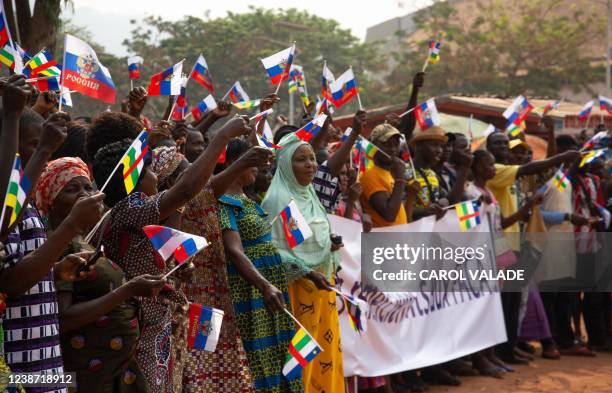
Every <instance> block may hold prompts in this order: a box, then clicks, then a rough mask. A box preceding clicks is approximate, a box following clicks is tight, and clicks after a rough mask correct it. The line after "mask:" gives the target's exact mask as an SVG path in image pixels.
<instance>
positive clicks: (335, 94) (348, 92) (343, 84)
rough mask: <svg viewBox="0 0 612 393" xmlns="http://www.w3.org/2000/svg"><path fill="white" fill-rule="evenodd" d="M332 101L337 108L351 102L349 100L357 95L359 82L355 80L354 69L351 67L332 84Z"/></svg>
mask: <svg viewBox="0 0 612 393" xmlns="http://www.w3.org/2000/svg"><path fill="white" fill-rule="evenodd" d="M330 89H331V95H332V97H331V101H332V102H333V104H334V106H335V107H336V108H340V107H341V106H342V105H344V104H346V103H347V102H349V100H350V99H351V98H353V97H355V96H356V95H357V83H356V82H355V74H353V69H352V68H349V69H348V70H346V72H345V73H344V74H342V75H340V77H339V78H338V79H336V80H335V81H334V82H333V83H332V84H331V85H330Z"/></svg>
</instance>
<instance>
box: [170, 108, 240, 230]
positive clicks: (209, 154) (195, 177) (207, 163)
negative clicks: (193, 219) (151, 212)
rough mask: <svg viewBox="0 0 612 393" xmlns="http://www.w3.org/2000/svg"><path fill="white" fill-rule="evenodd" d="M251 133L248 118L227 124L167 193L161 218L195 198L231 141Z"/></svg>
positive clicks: (232, 120) (233, 120)
mask: <svg viewBox="0 0 612 393" xmlns="http://www.w3.org/2000/svg"><path fill="white" fill-rule="evenodd" d="M249 132H251V127H249V124H248V118H246V116H245V117H235V118H233V119H231V120H229V121H228V122H227V123H225V125H223V127H221V129H220V130H219V132H217V133H216V134H215V137H214V138H213V139H212V141H210V143H209V144H208V147H207V148H206V150H204V152H203V153H202V154H201V155H200V157H198V159H197V160H195V161H194V162H193V163H192V164H191V165H190V166H189V167H188V168H187V169H186V170H185V172H183V174H182V176H181V177H180V178H179V179H178V180H177V182H176V183H175V184H174V185H173V186H172V187H171V188H170V189H169V190H168V191H167V192H166V194H165V195H164V197H163V198H162V200H161V203H160V207H159V210H160V217H161V218H162V219H164V218H166V217H168V216H169V215H170V214H172V213H173V212H174V211H175V210H176V209H178V208H180V207H182V206H183V205H184V204H185V203H187V202H189V200H190V199H192V198H193V197H195V196H196V195H197V194H198V193H199V192H200V190H202V188H203V187H204V186H205V185H206V183H207V182H208V180H209V179H210V176H211V175H212V173H213V170H214V169H215V166H216V165H217V160H218V159H219V156H220V155H221V152H222V151H223V149H224V148H225V146H226V145H227V143H228V142H229V141H230V139H232V138H235V137H238V136H241V135H248V134H249Z"/></svg>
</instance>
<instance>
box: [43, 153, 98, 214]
mask: <svg viewBox="0 0 612 393" xmlns="http://www.w3.org/2000/svg"><path fill="white" fill-rule="evenodd" d="M81 176H82V177H86V178H87V179H89V180H91V173H90V172H89V168H88V167H87V164H85V163H84V162H83V160H81V159H80V158H78V157H62V158H58V159H57V160H53V161H50V162H49V163H48V164H47V167H46V168H45V170H44V171H43V173H42V174H41V175H40V178H39V179H38V183H37V184H36V193H35V195H34V198H35V200H36V207H37V208H38V210H39V211H40V214H41V215H43V216H47V215H48V214H49V210H50V209H51V206H52V205H53V202H55V198H56V197H57V194H59V193H60V192H61V191H62V190H63V189H64V187H66V184H68V183H69V182H70V181H71V180H72V179H74V178H75V177H81Z"/></svg>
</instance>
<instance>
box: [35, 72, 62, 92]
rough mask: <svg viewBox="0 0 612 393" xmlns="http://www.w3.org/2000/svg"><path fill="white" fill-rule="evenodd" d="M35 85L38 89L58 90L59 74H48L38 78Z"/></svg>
mask: <svg viewBox="0 0 612 393" xmlns="http://www.w3.org/2000/svg"><path fill="white" fill-rule="evenodd" d="M36 87H37V88H38V90H40V91H50V90H51V91H59V90H60V80H59V76H50V77H48V78H40V79H38V80H37V81H36Z"/></svg>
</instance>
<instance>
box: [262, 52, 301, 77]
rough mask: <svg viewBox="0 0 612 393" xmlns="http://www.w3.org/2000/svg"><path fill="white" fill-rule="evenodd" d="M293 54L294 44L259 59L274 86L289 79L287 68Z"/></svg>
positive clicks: (289, 66) (289, 67)
mask: <svg viewBox="0 0 612 393" xmlns="http://www.w3.org/2000/svg"><path fill="white" fill-rule="evenodd" d="M294 55H295V44H293V45H292V46H290V47H289V48H287V49H284V50H282V51H280V52H277V53H275V54H273V55H272V56H268V57H266V58H264V59H261V62H262V63H263V66H264V67H265V69H266V72H267V73H268V76H269V77H270V81H271V82H272V84H273V85H274V86H276V85H279V84H281V83H283V82H284V81H286V80H287V79H289V70H290V69H291V63H293V56H294Z"/></svg>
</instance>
